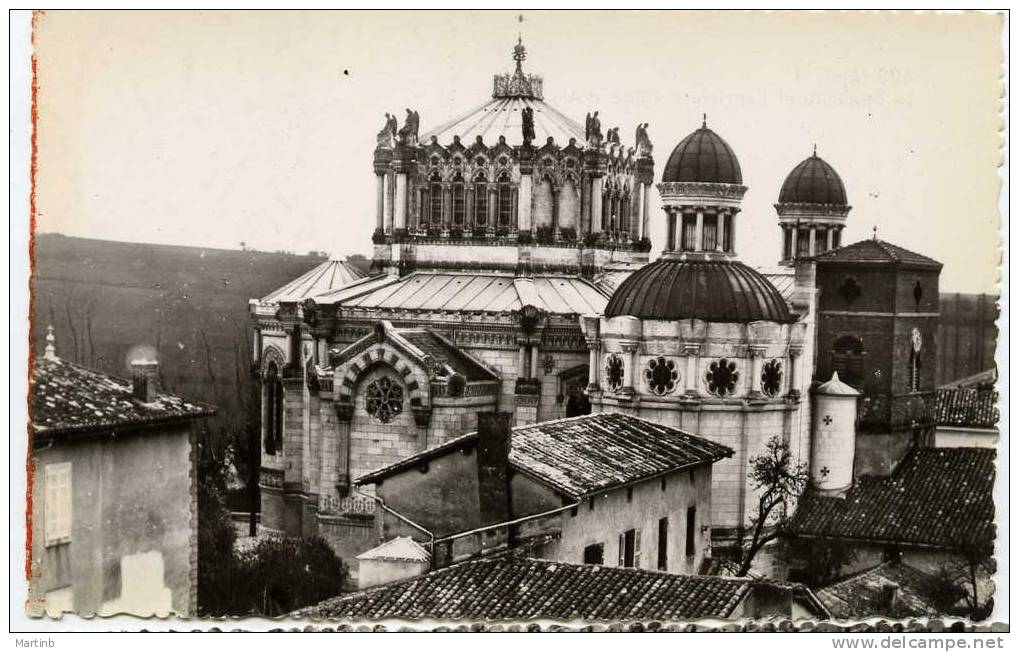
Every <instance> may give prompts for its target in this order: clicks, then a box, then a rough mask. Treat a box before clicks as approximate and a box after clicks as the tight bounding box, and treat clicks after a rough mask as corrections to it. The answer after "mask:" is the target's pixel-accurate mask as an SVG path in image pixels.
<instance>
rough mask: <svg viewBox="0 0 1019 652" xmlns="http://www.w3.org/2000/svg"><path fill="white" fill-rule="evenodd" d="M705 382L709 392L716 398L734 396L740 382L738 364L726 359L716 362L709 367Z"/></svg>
mask: <svg viewBox="0 0 1019 652" xmlns="http://www.w3.org/2000/svg"><path fill="white" fill-rule="evenodd" d="M704 380H705V381H706V382H707V384H708V391H709V392H710V393H712V394H714V395H715V396H730V395H732V394H733V393H735V391H736V383H738V382H739V372H738V371H736V363H735V362H733V361H732V360H727V359H725V358H722V359H720V360H715V361H714V362H712V363H711V364H710V365H709V366H708V371H707V373H705V374H704Z"/></svg>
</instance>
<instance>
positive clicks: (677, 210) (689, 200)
mask: <svg viewBox="0 0 1019 652" xmlns="http://www.w3.org/2000/svg"><path fill="white" fill-rule="evenodd" d="M658 190H659V192H660V193H661V196H662V208H663V209H664V210H665V216H666V217H665V219H666V237H665V247H664V252H663V253H664V255H665V256H668V257H676V258H681V259H691V258H698V259H707V260H713V259H726V258H732V257H734V256H735V254H736V242H735V235H736V228H735V221H736V215H737V214H738V213H739V212H740V203H741V201H742V199H743V195H744V193H746V191H747V187H746V186H744V185H743V174H742V172H741V171H740V167H739V161H738V160H737V159H736V155H735V154H734V153H733V151H732V148H731V147H729V144H728V143H726V142H725V141H724V140H722V137H721V136H719V135H718V134H716V133H715V132H714V131H712V130H711V129H709V128H708V124H707V116H705V117H704V122H703V123H702V124H701V128H700V129H698V130H697V131H695V132H693V133H692V134H690V135H689V136H687V137H686V138H684V139H683V140H681V141H680V142H679V144H678V145H676V148H675V149H673V150H672V154H671V155H670V156H669V161H668V163H666V164H665V172H664V173H663V174H662V182H661V183H660V184H658Z"/></svg>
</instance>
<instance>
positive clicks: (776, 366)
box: [761, 360, 782, 396]
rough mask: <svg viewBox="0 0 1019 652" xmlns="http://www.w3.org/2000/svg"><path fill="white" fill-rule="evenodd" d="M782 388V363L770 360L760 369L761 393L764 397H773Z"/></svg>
mask: <svg viewBox="0 0 1019 652" xmlns="http://www.w3.org/2000/svg"><path fill="white" fill-rule="evenodd" d="M781 387H782V363H781V362H779V361H778V360H771V361H769V362H765V363H764V368H763V369H761V391H762V392H764V394H765V395H766V396H775V395H776V394H778V390H779V389H780V388H781Z"/></svg>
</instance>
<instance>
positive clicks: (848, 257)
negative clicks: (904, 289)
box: [815, 238, 941, 269]
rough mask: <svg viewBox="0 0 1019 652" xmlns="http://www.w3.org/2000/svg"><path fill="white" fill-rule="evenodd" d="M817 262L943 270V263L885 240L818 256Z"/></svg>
mask: <svg viewBox="0 0 1019 652" xmlns="http://www.w3.org/2000/svg"><path fill="white" fill-rule="evenodd" d="M815 260H817V262H819V263H821V262H838V263H863V264H875V263H879V264H880V263H883V264H891V265H894V264H905V265H910V266H920V267H930V268H936V269H941V263H939V262H938V261H936V260H934V259H933V258H928V257H927V256H924V255H923V254H918V253H916V252H914V251H910V250H908V249H903V248H902V247H900V246H898V245H894V244H892V243H890V242H885V241H884V240H878V239H876V238H871V239H870V240H860V241H859V242H854V243H853V244H850V245H846V246H845V247H839V248H838V249H832V250H831V251H826V252H824V253H823V254H818V255H817V256H816V257H815Z"/></svg>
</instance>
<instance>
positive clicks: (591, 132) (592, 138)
mask: <svg viewBox="0 0 1019 652" xmlns="http://www.w3.org/2000/svg"><path fill="white" fill-rule="evenodd" d="M584 139H585V140H587V144H588V145H590V146H592V147H597V146H598V145H601V141H602V134H601V120H599V119H598V112H597V111H595V112H594V114H593V115H592V114H590V113H588V114H587V121H586V125H585V129H584Z"/></svg>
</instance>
